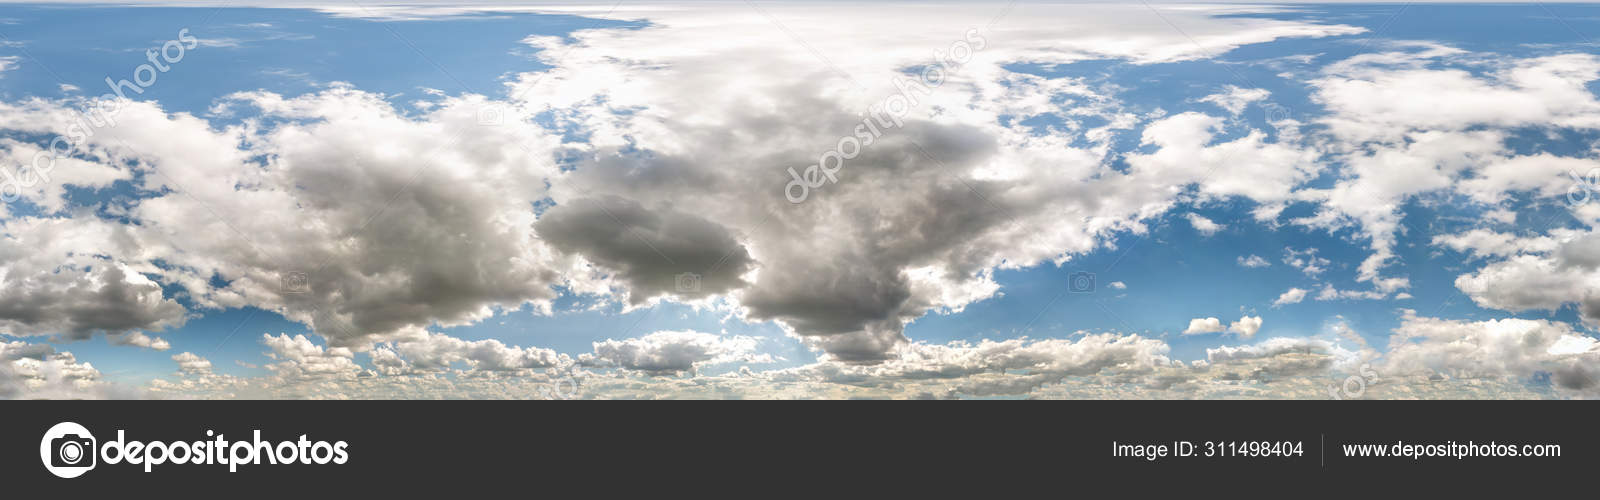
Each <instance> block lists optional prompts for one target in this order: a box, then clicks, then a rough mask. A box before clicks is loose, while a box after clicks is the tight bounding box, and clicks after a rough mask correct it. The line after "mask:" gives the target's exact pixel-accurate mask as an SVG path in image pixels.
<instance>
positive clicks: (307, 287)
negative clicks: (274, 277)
mask: <svg viewBox="0 0 1600 500" xmlns="http://www.w3.org/2000/svg"><path fill="white" fill-rule="evenodd" d="M278 288H279V290H280V291H282V292H283V293H285V294H298V293H311V276H309V275H307V274H306V273H303V272H300V271H290V272H287V273H283V276H279V277H278Z"/></svg>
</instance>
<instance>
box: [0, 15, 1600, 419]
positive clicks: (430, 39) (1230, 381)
mask: <svg viewBox="0 0 1600 500" xmlns="http://www.w3.org/2000/svg"><path fill="white" fill-rule="evenodd" d="M180 4H183V3H182V2H177V3H168V4H167V5H179V6H158V5H145V6H106V5H79V4H0V157H3V159H0V171H3V174H0V182H3V183H4V184H0V195H4V200H3V201H4V204H3V205H0V397H4V398H79V397H81V398H161V399H188V398H524V399H527V398H545V399H548V398H559V399H655V398H662V399H672V398H715V399H722V398H745V399H765V398H893V399H905V398H962V399H971V398H1047V399H1056V398H1139V399H1144V398H1158V399H1180V398H1207V399H1210V398H1339V399H1355V398H1589V397H1595V396H1597V395H1600V341H1597V340H1596V330H1595V329H1596V327H1597V326H1600V235H1597V234H1596V233H1595V231H1596V228H1597V224H1600V99H1597V97H1596V92H1597V91H1600V83H1597V80H1600V57H1597V56H1596V45H1595V44H1594V42H1593V37H1594V36H1600V6H1596V5H1580V4H1562V3H1550V4H1520V5H1465V4H1450V5H1440V4H1427V3H1418V4H1344V3H1339V4H1292V5H1262V4H1152V5H1144V4H1136V5H1114V4H1103V3H1102V4H1050V3H1038V2H1011V3H1006V2H938V3H908V2H871V3H856V4H832V3H820V4H819V3H815V2H810V3H799V2H766V1H761V2H637V3H636V2H595V3H588V4H583V3H568V4H558V3H530V4H515V5H513V4H509V3H500V4H491V5H485V6H483V7H470V6H468V7H464V6H460V5H426V4H424V5H409V6H385V5H380V4H376V3H375V4H371V5H367V4H342V3H340V4H332V5H328V6H322V5H320V4H316V3H308V4H303V5H301V4H294V5H293V6H292V7H279V8H260V7H247V6H237V5H222V6H216V5H206V4H203V3H194V4H186V5H180Z"/></svg>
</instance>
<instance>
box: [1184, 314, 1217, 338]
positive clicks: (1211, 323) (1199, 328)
mask: <svg viewBox="0 0 1600 500" xmlns="http://www.w3.org/2000/svg"><path fill="white" fill-rule="evenodd" d="M1220 331H1222V320H1219V319H1217V318H1195V319H1191V320H1189V327H1188V328H1185V329H1184V330H1183V334H1184V335H1198V334H1202V333H1217V332H1220Z"/></svg>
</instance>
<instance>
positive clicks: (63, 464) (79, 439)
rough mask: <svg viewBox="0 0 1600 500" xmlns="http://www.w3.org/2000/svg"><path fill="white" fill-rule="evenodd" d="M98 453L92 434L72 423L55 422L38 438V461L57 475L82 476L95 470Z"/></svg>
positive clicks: (63, 476)
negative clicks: (42, 436)
mask: <svg viewBox="0 0 1600 500" xmlns="http://www.w3.org/2000/svg"><path fill="white" fill-rule="evenodd" d="M99 456H100V453H99V448H97V447H96V446H95V440H94V435H93V434H90V433H89V429H85V428H84V427H83V426H82V425H78V424H77V423H74V422H61V423H59V424H56V425H55V426H53V427H51V428H50V430H48V431H45V433H44V438H43V439H40V440H39V460H40V461H42V462H44V468H45V469H48V470H49V471H50V473H51V474H55V475H56V476H57V477H62V478H73V477H78V476H81V475H83V473H85V472H88V471H89V470H90V469H94V466H95V462H96V459H97V457H99Z"/></svg>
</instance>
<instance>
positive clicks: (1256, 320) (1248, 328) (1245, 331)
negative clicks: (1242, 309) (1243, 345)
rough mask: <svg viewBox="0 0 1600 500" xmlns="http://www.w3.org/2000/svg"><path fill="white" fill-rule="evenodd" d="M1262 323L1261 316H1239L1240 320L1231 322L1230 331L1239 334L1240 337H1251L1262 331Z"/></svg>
mask: <svg viewBox="0 0 1600 500" xmlns="http://www.w3.org/2000/svg"><path fill="white" fill-rule="evenodd" d="M1261 323H1262V321H1261V317H1260V316H1243V317H1240V318H1239V321H1235V322H1233V323H1229V324H1228V331H1229V332H1231V333H1234V334H1238V335H1239V338H1242V339H1249V338H1251V337H1254V336H1256V332H1259V331H1261Z"/></svg>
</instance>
